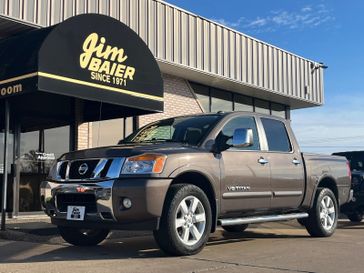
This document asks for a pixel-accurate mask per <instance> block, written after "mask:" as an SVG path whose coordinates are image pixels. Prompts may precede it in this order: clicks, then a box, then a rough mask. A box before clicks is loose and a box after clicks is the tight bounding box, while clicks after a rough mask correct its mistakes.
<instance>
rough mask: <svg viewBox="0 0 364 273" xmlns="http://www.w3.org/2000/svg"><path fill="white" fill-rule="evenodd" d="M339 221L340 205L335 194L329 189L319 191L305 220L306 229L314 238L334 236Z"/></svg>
mask: <svg viewBox="0 0 364 273" xmlns="http://www.w3.org/2000/svg"><path fill="white" fill-rule="evenodd" d="M337 219H338V205H337V200H336V197H335V195H334V193H333V192H332V191H331V190H330V189H328V188H322V189H318V190H317V193H316V197H315V202H314V205H313V207H312V209H311V210H310V212H309V217H308V218H306V219H305V221H304V224H305V227H306V229H307V231H308V233H310V235H311V236H314V237H328V236H331V235H332V234H334V232H335V229H336V226H337Z"/></svg>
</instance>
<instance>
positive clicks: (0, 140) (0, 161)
mask: <svg viewBox="0 0 364 273" xmlns="http://www.w3.org/2000/svg"><path fill="white" fill-rule="evenodd" d="M13 141H14V136H13V134H11V133H10V134H9V139H8V162H9V163H8V166H9V167H8V173H10V164H11V162H12V158H13ZM3 173H4V133H3V132H0V175H1V174H3ZM0 185H1V181H0Z"/></svg>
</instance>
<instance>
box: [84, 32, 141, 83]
mask: <svg viewBox="0 0 364 273" xmlns="http://www.w3.org/2000/svg"><path fill="white" fill-rule="evenodd" d="M82 49H83V53H82V54H81V55H80V66H81V68H83V69H88V70H89V71H91V79H92V80H96V81H100V82H105V83H112V84H116V85H121V86H126V85H127V81H128V80H131V81H132V80H134V75H135V68H134V67H132V66H127V65H125V64H124V63H125V61H126V60H127V59H128V56H127V55H126V53H125V50H124V49H123V48H118V47H116V46H115V47H112V46H110V45H106V39H105V37H101V38H99V35H98V34H97V33H91V34H90V35H89V36H88V37H87V38H86V39H85V41H84V43H83V46H82Z"/></svg>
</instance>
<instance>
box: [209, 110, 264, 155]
mask: <svg viewBox="0 0 364 273" xmlns="http://www.w3.org/2000/svg"><path fill="white" fill-rule="evenodd" d="M238 128H246V129H253V145H252V146H250V147H242V148H233V149H239V150H260V145H259V137H258V130H257V125H256V123H255V119H254V118H253V117H236V118H233V119H232V120H230V121H229V122H228V123H226V124H225V126H224V127H223V128H222V130H221V132H220V133H219V135H218V136H217V138H216V144H217V145H218V146H219V147H220V148H222V149H223V150H226V149H228V148H230V146H231V144H232V138H233V134H234V131H235V129H238Z"/></svg>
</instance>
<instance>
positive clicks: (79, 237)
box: [41, 112, 352, 255]
mask: <svg viewBox="0 0 364 273" xmlns="http://www.w3.org/2000/svg"><path fill="white" fill-rule="evenodd" d="M351 196H352V193H351V190H350V169H349V167H348V164H347V161H346V160H345V159H344V158H342V157H336V156H326V155H314V154H303V153H301V152H300V149H299V147H298V145H297V141H296V139H295V137H294V135H293V133H292V130H291V127H290V124H289V122H288V121H287V120H284V119H280V118H275V117H272V116H266V115H260V114H255V113H247V112H233V113H216V114H203V115H193V116H184V117H176V118H170V119H165V120H161V121H158V122H155V123H152V124H149V125H147V126H145V127H143V128H141V129H139V130H138V131H136V132H135V133H133V134H132V135H130V136H129V137H127V138H126V139H125V140H123V141H121V142H120V143H119V144H118V145H116V146H111V147H102V148H96V149H87V150H81V151H75V152H71V153H67V154H64V155H63V156H62V157H61V158H60V159H58V160H57V162H56V163H55V165H54V167H53V168H52V170H51V172H50V175H49V178H48V180H47V181H45V182H43V183H42V185H41V203H42V206H43V208H44V211H45V212H46V213H47V214H48V215H49V216H50V217H51V221H52V223H53V224H55V225H57V226H58V228H59V232H60V234H61V235H62V237H63V238H64V239H65V240H66V241H67V242H69V243H71V244H74V245H95V244H98V243H100V242H101V241H103V240H104V239H105V238H106V237H107V235H108V233H109V231H110V230H112V229H129V230H131V229H133V230H136V229H138V230H153V232H154V237H155V239H156V241H157V243H158V245H159V246H160V247H161V249H162V250H164V251H165V252H167V253H170V254H173V255H191V254H195V253H197V252H199V251H200V250H201V249H202V248H203V247H204V245H205V244H206V242H207V240H208V237H209V234H210V233H211V232H214V231H215V229H216V227H217V226H218V225H220V226H222V228H223V229H224V230H226V231H227V232H243V231H244V229H246V228H247V226H248V224H251V223H261V222H269V221H281V220H290V219H298V221H299V222H300V223H301V224H302V225H304V226H305V227H306V229H307V231H308V232H309V234H311V235H312V236H316V237H325V236H330V235H332V234H333V233H334V231H335V229H336V225H337V219H338V214H339V210H338V208H339V206H340V205H342V204H344V203H346V202H348V201H350V199H351Z"/></svg>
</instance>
